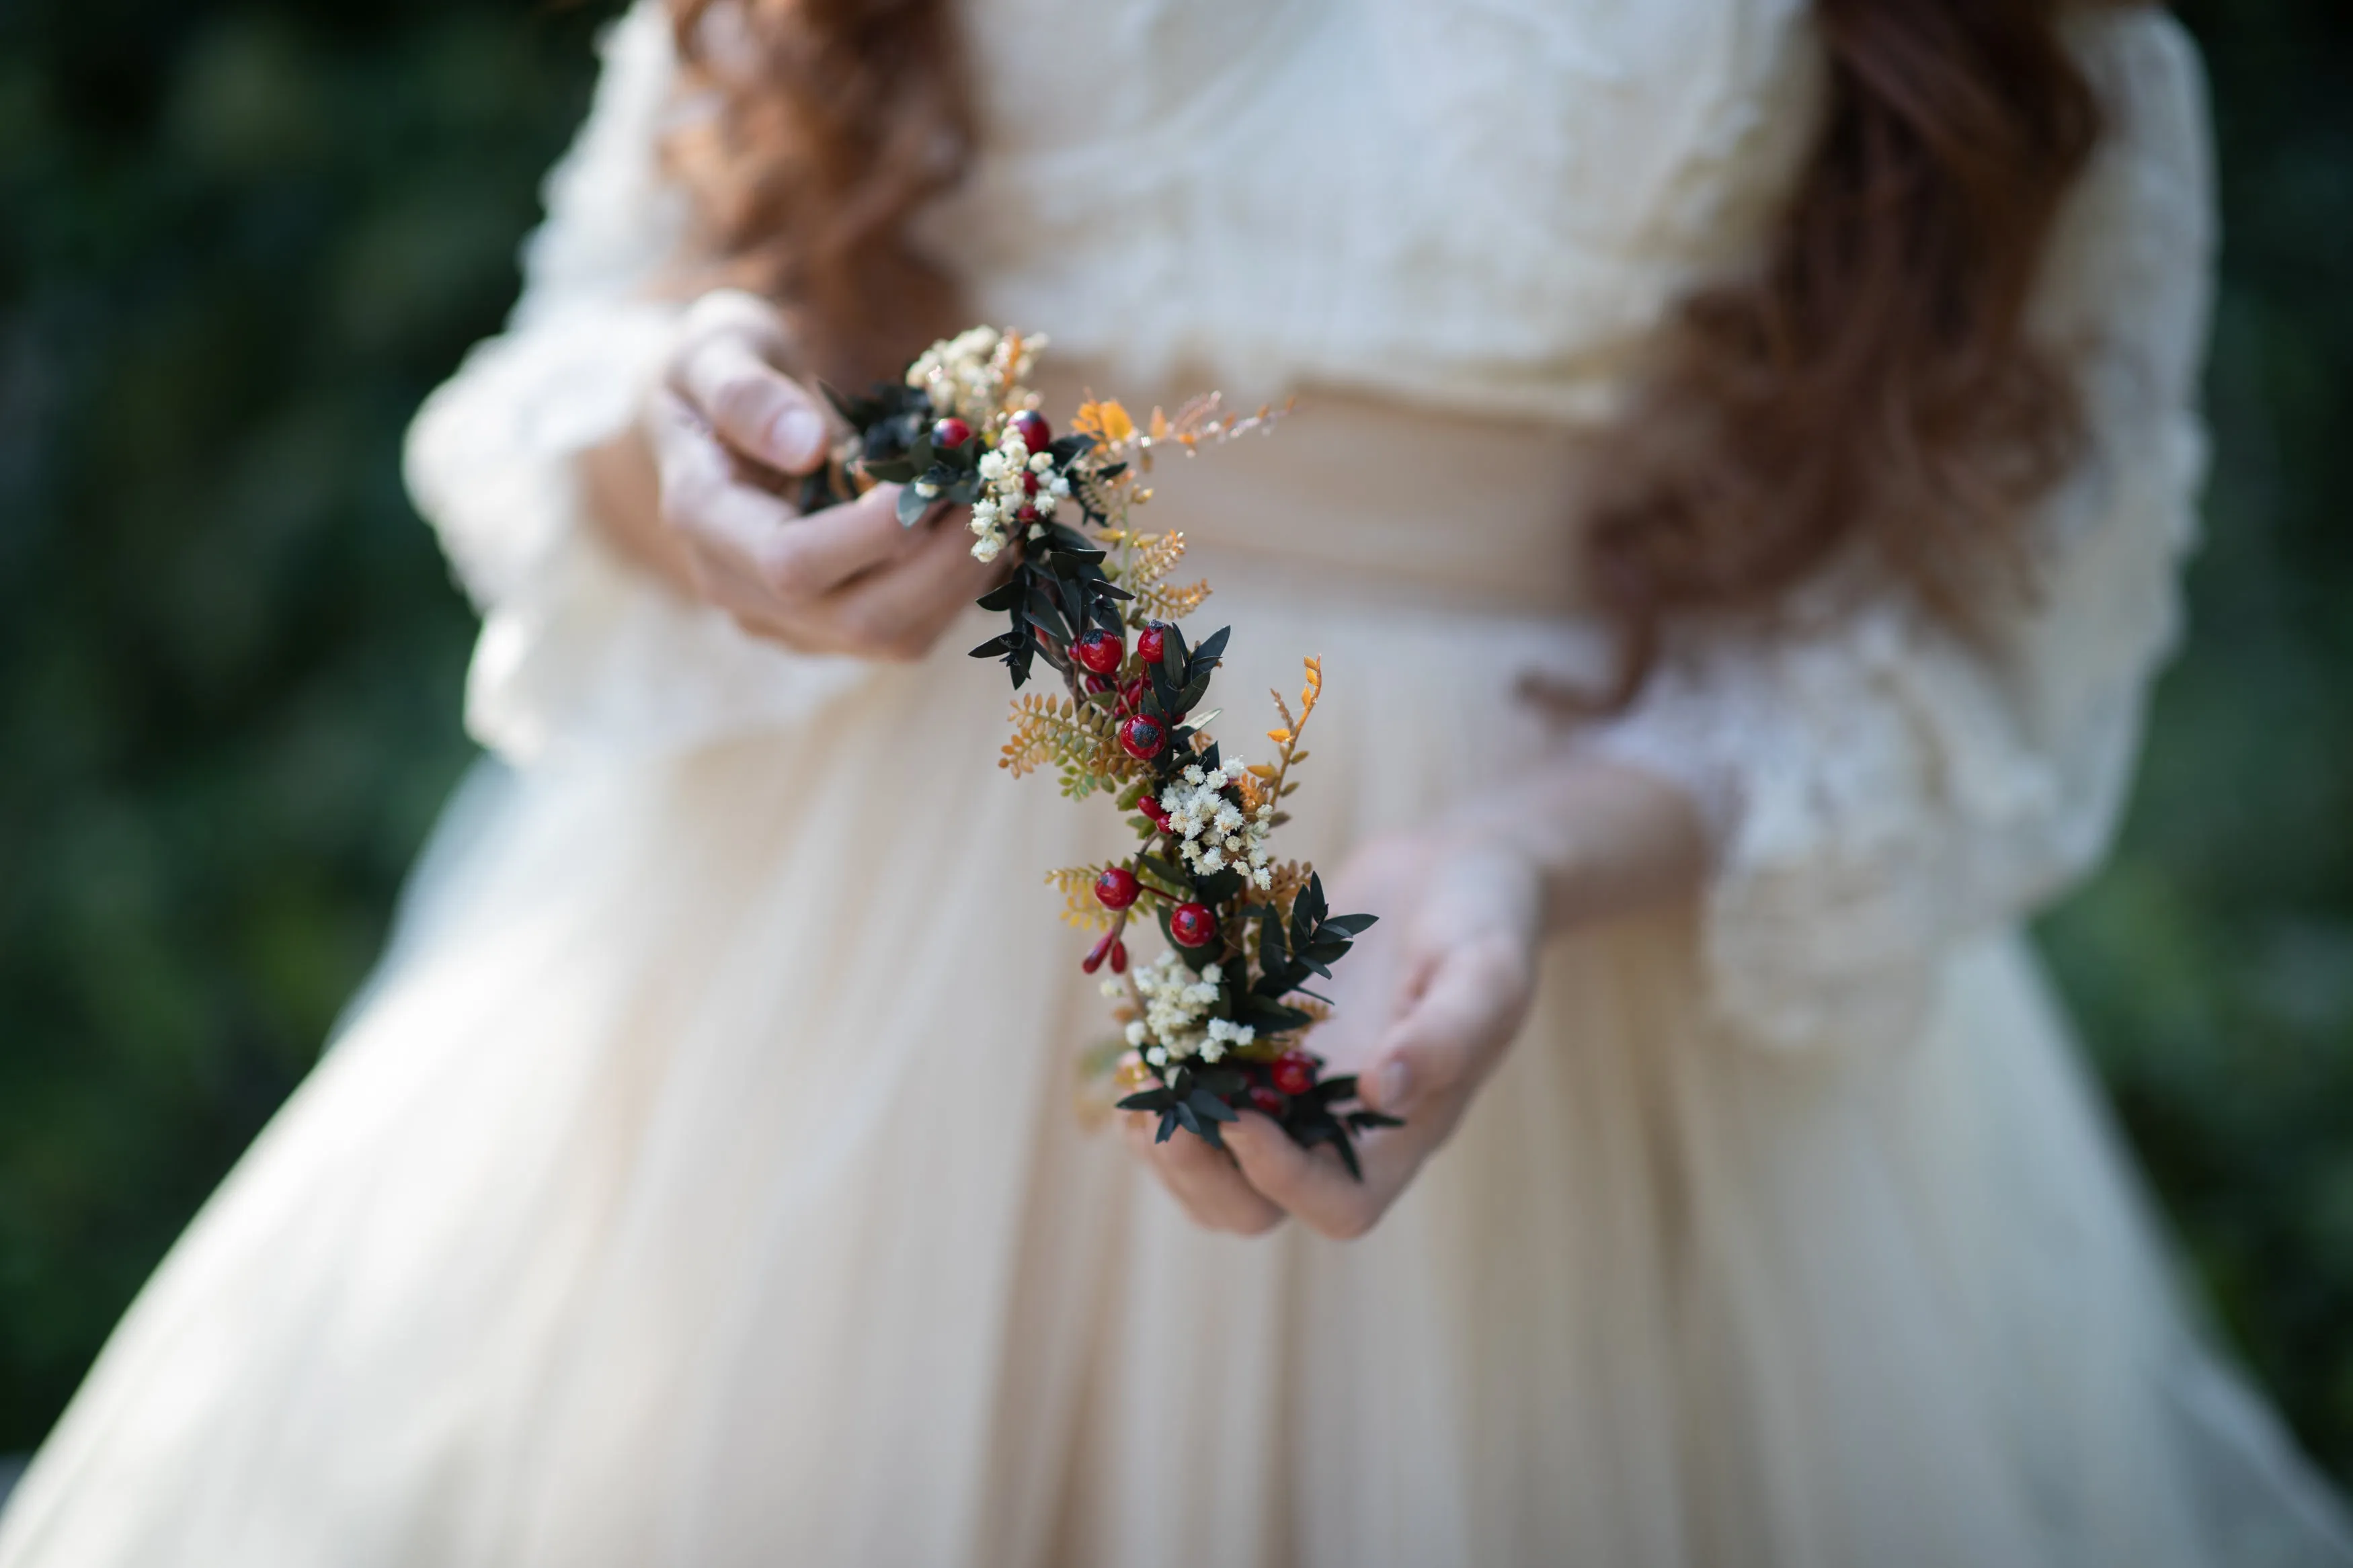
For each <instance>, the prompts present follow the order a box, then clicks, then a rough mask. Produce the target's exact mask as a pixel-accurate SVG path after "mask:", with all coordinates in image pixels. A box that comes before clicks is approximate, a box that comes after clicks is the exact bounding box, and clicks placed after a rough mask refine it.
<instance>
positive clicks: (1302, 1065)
mask: <svg viewBox="0 0 2353 1568" xmlns="http://www.w3.org/2000/svg"><path fill="white" fill-rule="evenodd" d="M1270 1076H1271V1077H1272V1078H1273V1079H1274V1087H1275V1088H1277V1089H1281V1090H1282V1092H1283V1093H1285V1094H1291V1095H1299V1094H1305V1093H1306V1092H1307V1091H1308V1090H1309V1089H1314V1087H1315V1058H1314V1057H1311V1056H1309V1055H1308V1054H1307V1053H1306V1052H1305V1051H1285V1052H1283V1053H1282V1055H1281V1056H1279V1057H1277V1058H1274V1070H1273V1072H1272V1073H1271V1075H1270Z"/></svg>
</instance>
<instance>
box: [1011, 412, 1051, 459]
mask: <svg viewBox="0 0 2353 1568" xmlns="http://www.w3.org/2000/svg"><path fill="white" fill-rule="evenodd" d="M1013 433H1014V434H1015V435H1016V436H1018V437H1021V444H1022V445H1023V446H1025V447H1029V450H1030V452H1031V453H1032V454H1033V455H1034V454H1036V453H1039V452H1042V451H1044V450H1045V449H1046V448H1047V447H1048V446H1050V444H1051V443H1052V441H1053V439H1054V427H1053V426H1051V425H1049V424H1047V423H1046V416H1044V415H1042V414H1040V413H1039V412H1038V411H1037V410H1036V409H1034V408H1026V409H1024V410H1022V411H1021V412H1020V413H1018V414H1017V415H1015V416H1013Z"/></svg>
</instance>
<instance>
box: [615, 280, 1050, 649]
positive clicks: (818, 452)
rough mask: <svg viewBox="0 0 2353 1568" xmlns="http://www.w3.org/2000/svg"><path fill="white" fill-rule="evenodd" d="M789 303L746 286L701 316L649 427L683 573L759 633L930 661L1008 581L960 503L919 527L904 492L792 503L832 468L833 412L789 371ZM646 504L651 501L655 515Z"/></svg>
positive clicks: (722, 296) (670, 544) (706, 303)
mask: <svg viewBox="0 0 2353 1568" xmlns="http://www.w3.org/2000/svg"><path fill="white" fill-rule="evenodd" d="M788 347H789V345H788V341H787V339H786V331H785V326H784V322H783V321H782V320H781V318H780V317H779V316H778V314H777V312H776V308H775V307H774V306H773V305H771V304H769V303H768V302H767V301H766V300H762V299H760V298H758V297H757V296H754V295H752V294H747V293H743V292H740V291H737V290H734V289H723V290H721V291H718V292H716V293H712V294H706V295H704V296H703V297H702V299H701V300H697V301H696V302H695V303H694V304H693V305H692V306H691V308H690V309H689V310H688V311H687V313H686V316H685V318H684V320H683V321H681V326H680V331H679V336H678V341H677V343H676V345H675V346H674V347H673V349H672V350H671V353H670V357H669V360H668V361H667V363H665V365H664V367H663V372H662V376H661V380H660V382H659V384H658V385H657V386H656V388H655V389H654V392H653V394H652V395H651V396H650V397H649V400H648V402H647V405H646V409H645V413H644V416H643V419H642V422H641V425H642V429H643V434H644V438H645V442H646V445H647V447H649V449H650V451H651V454H652V457H653V464H654V468H655V478H656V480H657V483H656V485H655V486H654V487H653V488H654V489H655V490H656V493H657V496H658V502H657V504H656V507H655V509H654V510H655V511H656V515H657V516H658V519H659V525H658V531H659V534H660V535H661V537H660V539H659V540H658V541H649V543H650V544H654V545H656V546H657V547H658V548H659V549H660V553H661V554H663V555H664V556H666V557H668V564H670V566H671V567H672V568H673V569H674V570H673V574H674V575H682V576H683V577H684V578H685V585H686V586H688V587H690V588H691V590H692V591H693V592H694V593H695V594H696V595H699V596H700V597H702V598H703V599H705V600H707V601H709V602H710V603H711V604H713V605H717V606H718V607H719V608H721V609H723V610H724V611H726V612H727V613H728V614H729V615H730V616H733V617H734V618H735V620H736V622H737V624H738V625H740V626H743V627H744V630H746V631H748V632H751V633H753V634H754V635H755V636H759V637H768V638H771V639H773V640H775V641H776V642H780V643H783V644H785V645H786V646H787V647H793V648H797V649H799V650H801V651H803V652H807V653H842V654H852V655H857V656H860V657H862V658H881V659H913V658H921V657H923V654H924V653H926V652H927V651H929V649H930V648H931V647H932V645H933V644H934V642H935V641H937V640H938V638H939V636H940V634H941V633H942V632H943V631H944V630H945V629H946V628H947V626H948V623H949V622H950V621H951V620H953V619H955V616H956V615H957V614H958V613H959V612H960V611H962V610H963V608H964V607H965V605H968V604H970V603H971V602H972V601H973V600H974V599H976V598H977V597H978V596H979V595H982V594H985V593H987V591H988V589H989V588H990V587H991V586H993V585H994V584H996V583H997V581H999V580H1000V579H1001V578H1002V576H1003V575H1004V574H1005V572H1006V571H1007V570H1008V566H1009V563H998V564H997V565H994V566H991V565H985V564H983V563H980V562H978V561H976V560H974V559H973V557H972V541H971V539H970V538H969V537H968V536H967V535H966V534H965V531H963V530H962V529H961V528H958V527H956V526H955V525H954V524H953V523H952V522H944V521H943V518H942V514H943V513H944V511H945V510H946V509H944V508H942V509H936V510H934V514H933V515H932V516H931V517H929V518H927V519H926V520H924V521H923V522H920V523H918V524H917V525H916V526H914V527H913V528H905V527H902V526H901V525H900V523H899V521H898V518H897V502H898V494H899V487H898V486H896V485H877V486H876V487H874V488H873V489H870V490H868V491H867V492H866V493H865V494H864V495H863V496H860V498H859V499H858V500H854V501H850V502H847V503H845V504H842V505H839V506H833V507H828V508H827V509H825V510H822V511H817V512H811V513H809V514H808V515H807V516H806V517H805V516H803V515H801V513H800V512H799V511H798V510H797V509H796V508H795V507H794V506H793V505H792V504H791V503H790V502H789V501H787V500H785V499H784V498H783V497H782V496H780V495H779V494H777V490H778V489H784V488H789V487H787V486H786V485H785V484H784V483H783V479H784V477H787V476H790V477H797V476H799V475H803V474H807V473H809V472H811V471H812V470H814V469H815V468H818V466H819V465H820V464H822V463H823V462H824V461H825V460H826V452H827V448H828V446H829V445H830V443H831V440H832V438H833V433H832V430H831V428H830V426H829V423H828V418H827V416H826V412H825V406H824V405H823V403H822V402H821V400H820V399H819V398H818V397H817V396H816V395H813V394H812V393H811V392H810V391H809V390H808V389H807V388H806V387H804V386H803V385H802V384H800V383H798V382H797V381H795V380H794V379H793V378H792V377H791V376H789V375H787V374H786V373H785V371H784V369H783V366H784V365H785V364H786V363H787V354H788ZM641 509H642V503H641V506H640V509H639V510H641Z"/></svg>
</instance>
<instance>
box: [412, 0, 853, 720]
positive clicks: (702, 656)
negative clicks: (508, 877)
mask: <svg viewBox="0 0 2353 1568" xmlns="http://www.w3.org/2000/svg"><path fill="white" fill-rule="evenodd" d="M602 48H603V55H604V72H603V75H602V77H601V78H600V79H599V80H598V83H597V88H596V100H595V103H594V105H593V107H592V108H591V110H590V111H589V114H588V118H587V121H586V123H585V125H584V126H583V128H582V130H581V132H580V134H579V136H578V138H577V139H576V140H575V142H574V143H573V145H572V147H571V149H570V151H569V152H567V153H565V156H564V158H563V160H562V161H561V162H560V163H557V164H556V166H555V168H554V171H553V172H552V173H551V174H549V176H548V179H547V184H546V187H545V193H544V195H545V202H546V211H547V216H546V221H545V222H544V223H543V225H542V226H541V227H540V228H539V229H538V230H537V231H536V232H535V233H533V235H532V237H530V239H529V240H527V241H526V242H525V244H524V247H523V258H522V259H523V291H522V299H521V300H520V301H519V302H518V303H517V304H516V306H515V309H514V312H513V314H512V317H511V318H510V319H509V321H508V323H507V330H506V331H504V332H502V333H501V335H500V336H498V337H495V338H492V339H491V340H489V341H488V342H483V343H481V344H480V345H478V346H477V347H476V348H475V349H474V351H473V352H472V353H470V355H468V356H467V359H466V362H465V363H464V365H463V366H461V367H460V368H459V371H458V374H456V375H454V376H452V377H451V378H450V379H449V381H448V383H446V384H443V385H442V386H441V387H440V388H439V389H438V391H436V392H435V393H434V394H433V395H432V396H430V397H429V398H427V400H426V403H425V405H424V407H423V408H422V409H420V410H419V411H418V413H417V419H416V422H415V424H414V425H413V426H411V427H410V430H409V436H408V446H407V454H406V475H407V480H408V488H409V492H410V494H411V495H412V496H413V497H414V499H415V500H416V502H417V510H419V511H420V512H422V513H423V514H424V515H425V517H426V518H427V521H430V522H431V523H432V524H433V526H434V529H435V531H437V532H438V535H439V537H440V540H441V542H442V547H443V548H444V549H445V550H446V551H447V552H448V556H449V559H450V563H451V564H452V566H453V567H454V569H455V571H456V573H457V575H458V578H459V582H460V583H461V584H463V585H464V586H465V589H466V591H467V594H468V595H469V596H470V597H471V598H472V599H473V601H474V603H475V605H476V606H477V607H478V608H479V609H480V612H481V615H482V630H481V636H480V639H479V640H478V642H477V643H476V645H475V649H474V658H473V663H472V666H471V668H470V669H469V670H468V673H467V681H466V724H467V728H468V729H469V731H471V732H472V734H473V735H474V737H475V739H477V740H478V741H480V742H482V743H483V744H484V745H486V746H489V747H490V748H491V749H492V750H493V751H496V752H500V753H501V755H503V756H505V757H507V758H508V759H509V760H510V761H513V762H517V763H539V762H546V761H554V760H560V759H563V758H565V757H568V756H575V755H578V754H583V753H607V754H609V753H613V752H626V753H643V752H665V751H674V750H678V749H682V748H684V747H688V746H691V745H695V744H698V743H701V742H705V741H709V740H712V739H715V738H718V737H720V736H723V735H726V734H730V733H734V732H738V731H744V730H747V729H753V728H759V727H764V726H769V725H775V724H779V723H786V722H790V721H793V720H794V719H796V718H798V717H800V716H802V715H803V714H805V713H807V711H809V710H812V709H813V708H814V707H816V706H817V705H818V704H819V703H821V702H823V701H824V700H827V699H828V698H830V697H831V696H833V695H835V694H837V693H838V692H839V691H841V690H842V689H846V688H847V687H848V686H849V684H850V683H851V682H852V681H854V680H855V679H857V678H858V677H859V675H860V672H861V671H862V670H863V669H864V668H865V667H864V666H862V665H860V663H858V662H857V661H855V660H850V659H844V658H814V657H809V656H804V655H797V654H794V653H791V652H789V651H787V650H786V649H783V648H780V647H776V646H775V645H773V644H770V643H766V642H764V641H761V640H759V639H757V638H754V637H750V636H748V635H746V634H745V633H744V632H743V631H742V630H740V629H739V628H738V627H737V626H735V625H734V623H733V621H731V620H729V619H728V618H727V617H726V616H724V615H722V614H721V613H719V612H718V611H716V610H713V609H711V608H710V607H708V606H706V605H697V604H692V603H690V602H688V601H686V600H685V599H683V598H682V597H681V596H680V595H678V594H677V593H675V592H674V591H672V590H671V589H670V587H669V586H668V585H667V584H663V583H661V582H659V581H658V580H657V579H655V578H654V577H652V576H651V575H649V574H646V573H644V572H641V571H639V570H638V569H637V568H636V567H635V566H633V565H631V564H629V563H627V562H626V561H624V560H623V559H622V558H621V557H620V556H619V555H618V554H617V553H616V552H614V551H612V550H611V549H609V548H608V547H607V545H606V543H605V542H604V540H603V538H602V536H601V533H600V531H598V529H597V528H596V526H595V524H594V522H593V521H592V520H591V519H590V518H589V517H588V516H587V514H586V502H585V499H584V496H583V492H582V489H581V485H580V482H579V479H578V477H577V473H576V459H577V458H578V457H579V456H580V454H582V453H583V452H585V451H586V450H587V449H589V448H590V447H595V446H597V445H599V444H601V443H603V442H604V441H606V440H607V439H609V438H611V437H613V436H615V435H616V434H617V433H619V432H620V431H621V430H623V429H625V428H626V427H627V426H628V424H629V423H630V421H631V420H632V419H633V418H635V416H636V414H637V409H638V402H639V399H640V398H641V396H642V395H643V393H644V390H645V388H646V385H647V383H648V382H649V379H650V378H651V376H652V375H653V374H655V368H656V366H657V364H658V363H659V357H660V355H661V353H662V352H663V350H664V349H665V347H666V346H667V344H668V342H669V338H670V329H671V327H672V325H673V324H674V322H675V321H676V318H677V313H678V311H679V310H680V308H681V307H680V306H679V305H677V304H676V303H674V302H671V301H669V300H662V299H661V298H659V295H658V293H657V290H656V288H655V285H656V283H657V281H658V279H659V277H660V275H661V273H662V271H663V269H664V268H666V267H668V266H670V264H671V263H672V262H673V261H674V260H675V258H676V257H677V255H678V251H679V247H680V246H681V241H682V237H683V235H684V231H685V219H686V214H685V209H684V202H683V197H682V193H681V192H680V191H679V190H678V189H677V188H676V187H675V186H674V185H673V184H670V181H669V180H668V178H667V177H666V175H665V174H664V171H663V169H662V166H661V159H660V153H659V145H660V139H661V135H662V132H663V130H664V128H665V124H666V122H667V119H668V116H669V115H670V114H671V113H672V112H673V109H674V94H675V84H676V74H677V68H676V60H675V57H674V54H673V50H672V46H671V39H670V24H669V22H668V20H667V19H666V16H665V15H664V12H663V8H662V6H661V5H659V0H638V4H637V5H634V6H632V7H631V9H630V10H629V11H628V13H627V14H626V15H625V16H622V17H621V19H620V20H619V21H617V23H615V24H614V26H613V27H612V28H611V30H610V31H609V32H608V33H607V35H606V37H605V40H604V43H603V46H602Z"/></svg>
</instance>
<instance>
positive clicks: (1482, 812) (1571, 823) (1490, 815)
mask: <svg viewBox="0 0 2353 1568" xmlns="http://www.w3.org/2000/svg"><path fill="white" fill-rule="evenodd" d="M1445 832H1446V836H1447V837H1448V838H1449V839H1450V840H1451V842H1453V843H1454V844H1455V845H1457V846H1458V847H1460V848H1461V850H1463V851H1464V852H1466V853H1473V854H1480V855H1485V856H1490V857H1495V858H1498V859H1499V861H1510V862H1513V863H1515V864H1516V865H1517V866H1518V867H1519V868H1521V872H1520V874H1521V875H1523V876H1525V878H1526V879H1528V880H1529V881H1530V882H1531V883H1532V885H1533V886H1534V887H1535V889H1536V892H1535V900H1536V909H1537V910H1538V911H1539V914H1538V917H1537V918H1538V921H1539V922H1540V925H1541V929H1542V931H1544V932H1546V933H1550V932H1556V931H1567V930H1570V929H1573V928H1575V927H1578V926H1582V925H1588V924H1592V923H1595V922H1598V921H1608V920H1613V919H1617V918H1620V917H1621V916H1627V915H1632V914H1636V913H1640V912H1641V911H1642V910H1647V909H1651V908H1654V907H1658V906H1660V905H1663V904H1667V903H1670V902H1674V901H1677V900H1683V899H1687V898H1690V897H1692V896H1693V895H1694V894H1696V893H1697V892H1698V891H1699V889H1701V887H1702V886H1703V885H1704V881H1705V879H1706V875H1707V869H1708V858H1709V851H1708V846H1707V836H1706V830H1705V827H1704V824H1703V822H1702V819H1701V816H1700V813H1699V811H1698V808H1697V806H1696V805H1694V803H1693V802H1692V801H1691V800H1690V798H1689V797H1688V796H1686V795H1684V794H1683V792H1682V791H1681V790H1679V789H1677V788H1676V787H1675V786H1674V785H1672V784H1669V783H1667V782H1665V781H1663V780H1661V779H1658V778H1655V777H1653V776H1652V775H1651V774H1648V773H1640V772H1637V771H1635V770H1633V769H1630V768H1626V767H1622V766H1620V765H1619V764H1617V763H1607V762H1601V761H1599V760H1595V759H1588V758H1581V757H1580V758H1567V759H1560V760H1556V761H1554V762H1551V763H1547V764H1546V765H1545V766H1543V767H1541V768H1539V769H1536V770H1535V771H1532V772H1531V773H1527V774H1525V775H1523V776H1522V777H1520V778H1518V779H1515V780H1513V781H1511V782H1509V783H1507V784H1504V785H1501V786H1499V787H1497V788H1495V789H1493V790H1491V791H1489V792H1487V793H1486V794H1484V795H1480V796H1478V797H1476V798H1475V799H1473V800H1472V801H1469V802H1466V803H1465V804H1464V805H1463V806H1462V808H1461V810H1460V811H1459V812H1457V813H1456V814H1455V816H1453V818H1452V819H1451V821H1450V822H1449V823H1448V825H1447V827H1446V829H1445Z"/></svg>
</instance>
